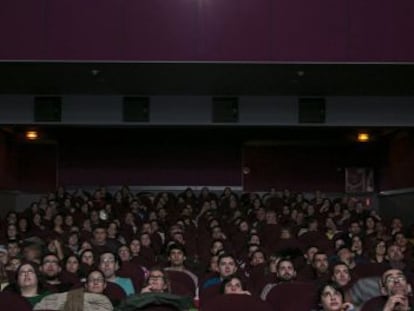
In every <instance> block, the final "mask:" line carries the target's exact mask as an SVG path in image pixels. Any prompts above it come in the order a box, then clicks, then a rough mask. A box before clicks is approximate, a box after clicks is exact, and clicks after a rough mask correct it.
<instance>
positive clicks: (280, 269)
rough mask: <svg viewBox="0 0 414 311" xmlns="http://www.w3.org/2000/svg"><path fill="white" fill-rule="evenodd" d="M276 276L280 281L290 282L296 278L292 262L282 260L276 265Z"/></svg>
mask: <svg viewBox="0 0 414 311" xmlns="http://www.w3.org/2000/svg"><path fill="white" fill-rule="evenodd" d="M276 275H277V278H278V279H279V280H280V281H283V282H285V281H291V280H293V279H295V278H296V269H295V266H294V265H293V262H292V260H290V259H289V258H282V259H280V260H279V261H278V262H277V264H276Z"/></svg>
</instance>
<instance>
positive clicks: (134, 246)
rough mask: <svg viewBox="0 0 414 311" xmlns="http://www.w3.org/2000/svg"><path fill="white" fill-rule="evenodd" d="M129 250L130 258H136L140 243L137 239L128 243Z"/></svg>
mask: <svg viewBox="0 0 414 311" xmlns="http://www.w3.org/2000/svg"><path fill="white" fill-rule="evenodd" d="M129 249H130V250H131V254H132V256H137V255H138V254H139V252H140V251H141V241H140V240H139V239H132V240H131V242H130V243H129Z"/></svg>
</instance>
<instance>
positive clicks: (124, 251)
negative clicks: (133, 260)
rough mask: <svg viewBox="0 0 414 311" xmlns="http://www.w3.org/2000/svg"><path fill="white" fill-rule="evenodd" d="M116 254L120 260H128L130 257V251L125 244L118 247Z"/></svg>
mask: <svg viewBox="0 0 414 311" xmlns="http://www.w3.org/2000/svg"><path fill="white" fill-rule="evenodd" d="M118 255H119V257H120V258H121V260H122V261H129V259H130V257H131V253H130V251H129V248H128V247H127V246H125V245H123V246H121V247H120V248H119V249H118Z"/></svg>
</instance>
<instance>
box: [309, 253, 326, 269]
mask: <svg viewBox="0 0 414 311" xmlns="http://www.w3.org/2000/svg"><path fill="white" fill-rule="evenodd" d="M312 266H313V268H314V269H315V271H316V272H317V273H319V274H324V273H326V272H328V269H329V264H328V255H327V254H326V253H324V252H317V253H315V255H314V256H313V261H312Z"/></svg>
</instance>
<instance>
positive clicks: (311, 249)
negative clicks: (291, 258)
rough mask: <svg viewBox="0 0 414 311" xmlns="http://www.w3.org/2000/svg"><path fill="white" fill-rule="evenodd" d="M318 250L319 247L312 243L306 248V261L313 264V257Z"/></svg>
mask: <svg viewBox="0 0 414 311" xmlns="http://www.w3.org/2000/svg"><path fill="white" fill-rule="evenodd" d="M318 251H319V249H318V247H316V246H314V245H311V246H309V247H308V248H307V249H306V251H305V254H304V255H303V256H304V257H305V259H306V262H307V263H308V264H311V263H312V262H313V257H314V256H315V254H316V253H317V252H318Z"/></svg>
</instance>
